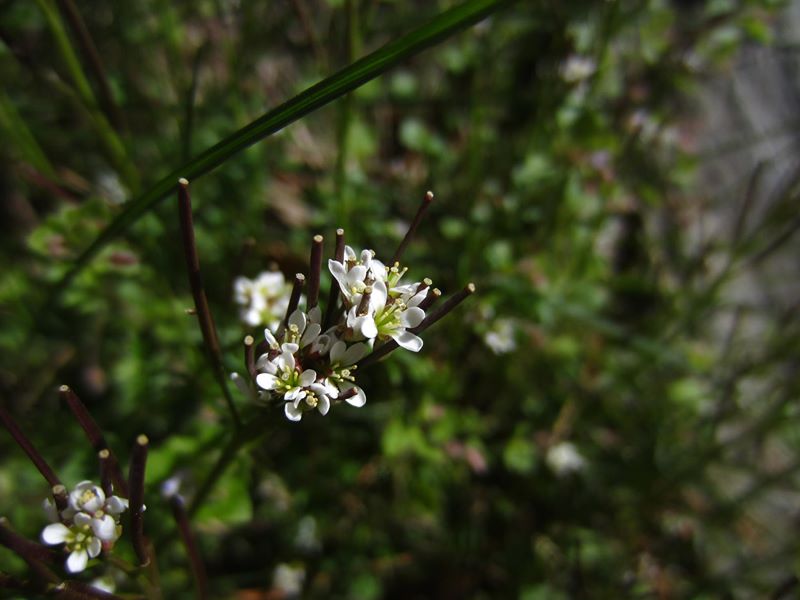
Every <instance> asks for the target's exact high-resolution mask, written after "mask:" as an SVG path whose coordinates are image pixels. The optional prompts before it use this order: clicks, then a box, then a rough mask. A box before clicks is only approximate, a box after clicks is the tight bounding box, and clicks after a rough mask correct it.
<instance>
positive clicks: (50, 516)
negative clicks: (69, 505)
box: [42, 498, 58, 523]
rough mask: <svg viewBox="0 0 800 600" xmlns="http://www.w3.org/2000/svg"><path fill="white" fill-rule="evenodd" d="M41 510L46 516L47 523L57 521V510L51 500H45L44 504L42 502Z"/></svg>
mask: <svg viewBox="0 0 800 600" xmlns="http://www.w3.org/2000/svg"><path fill="white" fill-rule="evenodd" d="M42 508H43V509H44V514H46V515H47V520H48V521H50V522H51V523H55V522H57V521H58V509H57V508H56V503H55V502H53V500H52V498H45V499H44V502H42Z"/></svg>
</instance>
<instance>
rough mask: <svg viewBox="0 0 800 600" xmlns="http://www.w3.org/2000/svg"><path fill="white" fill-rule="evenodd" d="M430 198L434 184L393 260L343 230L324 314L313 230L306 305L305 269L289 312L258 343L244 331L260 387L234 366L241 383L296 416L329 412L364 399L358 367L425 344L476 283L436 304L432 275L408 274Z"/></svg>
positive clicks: (250, 366) (248, 391) (249, 368)
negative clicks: (407, 253)
mask: <svg viewBox="0 0 800 600" xmlns="http://www.w3.org/2000/svg"><path fill="white" fill-rule="evenodd" d="M432 200H433V194H432V193H431V192H428V193H427V194H426V195H425V198H424V200H423V201H422V205H421V206H420V208H419V210H418V211H417V214H416V216H415V217H414V220H413V222H412V223H411V225H410V227H409V229H408V231H407V233H406V235H405V237H404V238H403V240H402V242H401V243H400V246H399V247H398V248H397V250H396V251H395V253H394V256H393V257H392V259H391V261H390V262H389V263H388V265H387V264H385V263H383V262H381V261H380V260H378V259H377V258H376V255H375V252H374V251H373V250H369V249H367V250H361V251H356V250H355V249H353V248H352V247H351V246H348V245H345V243H344V231H343V230H341V229H339V230H337V232H336V250H335V253H334V257H333V258H332V259H331V260H329V261H328V270H329V271H330V274H331V276H332V281H331V291H330V295H329V298H328V302H327V305H326V311H325V313H324V315H323V312H322V310H321V309H320V307H319V305H318V299H319V287H320V273H321V270H322V242H323V238H322V236H320V235H317V236H314V239H313V242H312V246H311V263H310V269H309V276H308V287H307V294H306V302H305V305H306V308H305V310H302V309H301V308H299V306H300V303H301V298H302V296H301V291H302V288H303V286H304V285H305V284H306V277H305V276H304V275H302V274H299V273H298V274H297V275H296V276H295V281H294V286H293V287H292V290H291V294H290V295H289V297H288V299H287V300H286V304H285V305H286V312H285V316H284V317H283V319H282V320H280V321H279V322H278V323H277V324H276V323H273V324H272V325H271V326H270V327H267V328H266V330H265V331H264V341H263V342H262V343H261V344H260V345H258V346H254V340H253V338H251V337H250V336H248V337H247V338H245V347H246V352H245V357H246V367H247V371H248V372H249V373H250V375H251V376H252V379H253V380H254V381H255V384H256V387H257V388H258V394H254V393H252V389H251V388H250V386H249V385H248V384H247V382H246V381H245V380H244V379H243V378H242V377H240V376H239V375H238V374H233V375H232V378H233V379H234V381H235V382H236V384H237V385H238V386H239V387H240V388H241V389H242V390H243V391H244V392H245V393H246V394H247V395H248V396H250V397H251V398H253V399H258V400H259V401H261V402H267V403H274V404H277V405H282V406H283V409H284V412H285V414H286V417H287V418H288V419H289V420H291V421H299V420H300V419H302V417H303V414H304V413H306V412H309V411H312V410H314V409H316V410H318V411H319V412H320V413H321V414H322V415H326V414H327V413H328V411H329V410H330V409H331V406H333V405H334V404H340V403H347V404H350V405H351V406H356V407H360V406H364V404H365V403H366V401H367V397H366V394H365V393H364V390H363V389H362V388H361V387H360V386H359V385H357V383H356V372H357V370H358V369H359V368H361V367H363V366H366V365H368V364H371V363H373V362H375V361H377V360H378V359H380V358H382V357H383V356H385V355H387V354H389V353H390V352H392V351H393V350H395V349H396V348H403V349H405V350H410V351H411V352H419V351H420V350H421V349H422V338H420V337H419V335H418V334H419V333H421V332H422V331H423V330H424V329H426V328H427V327H429V326H430V325H432V324H433V323H435V322H436V321H438V320H439V319H440V318H441V317H443V316H444V315H445V314H446V313H448V312H449V311H450V310H452V309H453V308H455V307H456V306H457V305H458V304H459V303H460V302H461V301H462V300H464V299H465V298H466V297H467V296H468V295H469V294H471V293H472V292H473V291H474V290H475V287H474V286H473V285H472V284H469V285H468V286H466V287H465V288H464V289H463V290H462V291H461V292H459V293H457V294H455V295H454V296H452V297H451V298H449V299H448V300H447V301H446V302H444V304H443V305H442V306H441V307H439V308H438V309H436V310H434V311H431V307H432V305H433V304H434V302H436V301H437V300H438V299H439V298H440V296H441V292H440V291H439V290H438V289H436V288H432V287H431V286H432V281H431V280H430V279H427V278H426V279H423V280H422V281H416V282H404V281H403V277H404V276H405V275H406V273H407V271H408V269H406V268H405V267H402V266H401V265H400V262H399V261H400V256H401V255H402V253H403V250H404V249H405V247H406V245H407V244H408V242H409V241H410V239H411V237H412V236H413V234H414V231H415V230H416V228H417V226H418V225H419V223H420V220H421V218H422V215H423V214H424V212H425V211H426V210H427V208H428V206H429V205H430V203H431V201H432ZM256 356H258V358H256Z"/></svg>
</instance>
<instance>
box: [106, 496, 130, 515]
mask: <svg viewBox="0 0 800 600" xmlns="http://www.w3.org/2000/svg"><path fill="white" fill-rule="evenodd" d="M127 508H128V500H127V498H120V497H119V496H111V498H109V499H108V501H107V502H106V512H107V513H108V514H110V515H119V514H121V513H123V512H125V511H126V510H127Z"/></svg>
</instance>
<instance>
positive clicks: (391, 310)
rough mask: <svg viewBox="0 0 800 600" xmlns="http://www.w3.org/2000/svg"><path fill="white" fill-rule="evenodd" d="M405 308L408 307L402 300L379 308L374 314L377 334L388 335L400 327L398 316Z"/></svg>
mask: <svg viewBox="0 0 800 600" xmlns="http://www.w3.org/2000/svg"><path fill="white" fill-rule="evenodd" d="M406 308H408V307H407V306H406V304H405V302H403V301H402V300H397V301H395V302H393V303H392V304H388V305H386V306H384V307H382V308H379V309H378V311H377V313H376V314H375V327H377V328H378V332H379V333H381V334H383V335H389V334H390V333H391V332H393V331H394V330H395V329H397V328H398V327H400V315H401V313H402V312H403V311H404V310H406Z"/></svg>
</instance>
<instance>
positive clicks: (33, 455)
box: [0, 406, 61, 487]
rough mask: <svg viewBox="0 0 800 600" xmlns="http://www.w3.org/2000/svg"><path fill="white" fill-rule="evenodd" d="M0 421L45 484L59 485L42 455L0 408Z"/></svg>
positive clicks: (0, 407)
mask: <svg viewBox="0 0 800 600" xmlns="http://www.w3.org/2000/svg"><path fill="white" fill-rule="evenodd" d="M0 421H3V425H4V426H5V428H6V429H7V430H8V433H10V434H11V437H13V438H14V441H15V442H17V445H18V446H19V447H20V448H22V450H23V452H25V454H27V455H28V458H29V459H30V460H31V462H32V463H33V464H34V466H36V468H37V469H39V473H41V474H42V477H44V478H45V479H46V480H47V483H49V484H50V487H53V486H55V485H60V484H61V482H60V481H59V479H58V477H56V474H55V473H54V472H53V469H51V468H50V465H48V464H47V461H45V459H44V458H42V455H41V454H39V451H38V450H36V448H35V447H34V446H33V444H32V443H31V441H30V440H29V439H28V438H27V437H26V436H25V434H24V433H22V430H21V429H20V428H19V427H17V424H16V423H15V422H14V419H12V418H11V415H10V414H9V413H8V411H6V409H5V408H3V407H2V406H0Z"/></svg>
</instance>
